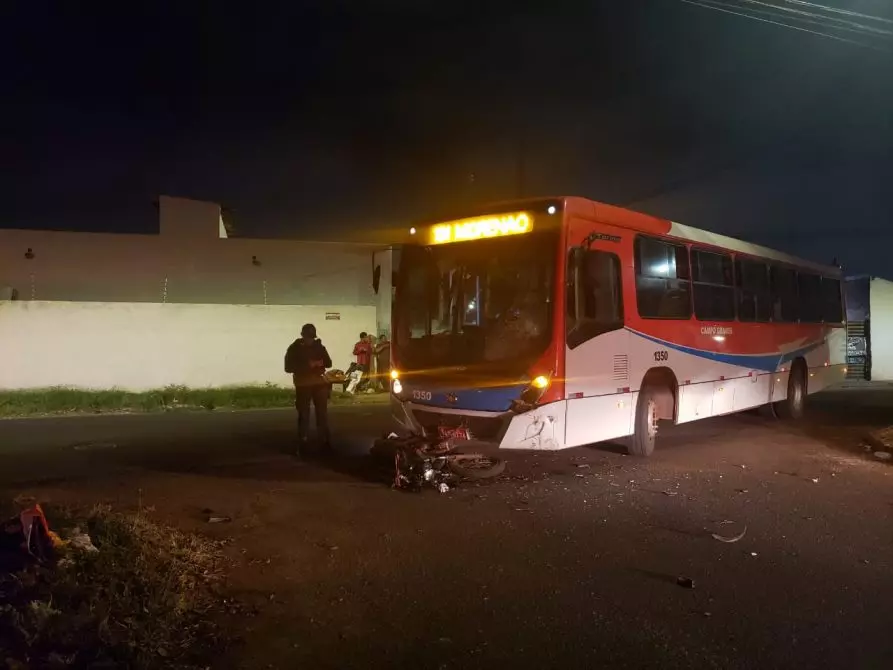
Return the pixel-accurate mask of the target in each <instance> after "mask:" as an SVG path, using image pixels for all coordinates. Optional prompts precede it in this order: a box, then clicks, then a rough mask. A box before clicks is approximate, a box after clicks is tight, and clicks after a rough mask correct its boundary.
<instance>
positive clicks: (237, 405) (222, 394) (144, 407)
mask: <svg viewBox="0 0 893 670" xmlns="http://www.w3.org/2000/svg"><path fill="white" fill-rule="evenodd" d="M385 398H387V396H386V395H384V394H373V395H359V396H351V395H347V394H345V393H333V394H332V402H333V404H344V403H357V402H381V401H382V399H385ZM293 405H294V390H293V389H291V388H286V387H282V386H275V385H274V384H264V385H260V386H232V387H220V388H205V389H201V388H200V389H194V388H189V387H186V386H168V387H166V388H163V389H156V390H153V391H144V392H140V393H136V392H132V391H122V390H118V389H110V390H106V391H91V390H86V389H71V388H48V389H34V390H23V391H0V417H6V418H10V417H28V416H42V415H60V414H82V413H93V414H101V413H124V412H140V413H146V412H169V411H201V410H204V411H212V410H228V409H229V410H234V409H265V408H269V409H274V408H284V407H291V406H293Z"/></svg>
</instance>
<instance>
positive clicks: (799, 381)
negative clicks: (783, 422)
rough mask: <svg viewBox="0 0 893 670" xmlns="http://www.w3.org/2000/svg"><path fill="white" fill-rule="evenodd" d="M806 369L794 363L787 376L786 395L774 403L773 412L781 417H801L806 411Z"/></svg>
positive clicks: (795, 418) (790, 418)
mask: <svg viewBox="0 0 893 670" xmlns="http://www.w3.org/2000/svg"><path fill="white" fill-rule="evenodd" d="M806 391H807V390H806V369H805V366H803V365H795V366H793V367H792V368H791V373H790V375H789V376H788V397H787V398H785V399H784V400H779V401H778V402H776V403H775V404H774V406H775V414H776V415H777V416H778V417H779V418H781V419H789V420H797V419H802V418H803V414H804V412H805V411H806Z"/></svg>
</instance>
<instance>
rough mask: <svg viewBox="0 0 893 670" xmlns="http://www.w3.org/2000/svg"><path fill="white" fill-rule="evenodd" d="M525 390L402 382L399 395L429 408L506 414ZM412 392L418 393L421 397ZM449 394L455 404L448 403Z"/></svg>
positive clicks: (510, 387) (503, 387) (519, 387)
mask: <svg viewBox="0 0 893 670" xmlns="http://www.w3.org/2000/svg"><path fill="white" fill-rule="evenodd" d="M526 388H527V384H512V385H511V386H496V387H489V388H438V387H434V386H433V385H432V386H426V385H424V384H414V383H412V382H409V383H407V382H404V384H403V389H404V390H403V393H402V394H401V395H402V397H404V398H406V399H407V400H409V401H411V402H413V403H416V404H419V405H427V406H429V407H443V408H448V409H470V410H473V411H477V412H507V411H508V410H509V409H511V406H512V401H513V400H517V399H518V397H520V395H521V393H522V392H523V391H524V389H526ZM414 392H416V393H420V394H421V396H419V395H416V394H414ZM426 393H431V399H430V400H428V399H426V398H425V397H424V394H426ZM450 394H452V395H453V396H455V399H456V401H455V402H450V401H449V400H448V399H447V397H448V395H450Z"/></svg>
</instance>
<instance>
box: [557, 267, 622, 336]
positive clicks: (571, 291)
mask: <svg viewBox="0 0 893 670" xmlns="http://www.w3.org/2000/svg"><path fill="white" fill-rule="evenodd" d="M570 258H571V259H573V258H574V257H573V254H572V255H571V256H570ZM577 261H578V262H579V263H580V267H579V268H577V267H576V266H575V265H574V264H573V262H572V263H570V264H569V268H568V291H567V343H568V346H569V347H570V348H571V349H573V348H575V347H577V346H579V345H581V344H582V343H583V342H586V341H587V340H590V339H592V338H593V337H597V336H598V335H602V334H603V333H608V332H610V331H612V330H617V329H619V328H622V327H623V292H622V288H621V278H620V258H619V257H618V256H617V255H616V254H612V253H610V252H607V251H599V250H595V249H588V250H586V251H584V252H583V253H581V254H580V255H578V256H577ZM578 278H579V282H580V283H579V286H578V285H577V279H578ZM578 292H579V297H580V300H579V304H580V306H581V308H582V309H581V314H579V315H578V314H577V313H576V311H577V310H576V306H577V295H578Z"/></svg>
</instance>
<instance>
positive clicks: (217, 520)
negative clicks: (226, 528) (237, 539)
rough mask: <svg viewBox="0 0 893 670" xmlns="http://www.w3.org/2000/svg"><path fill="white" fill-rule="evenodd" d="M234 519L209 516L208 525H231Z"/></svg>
mask: <svg viewBox="0 0 893 670" xmlns="http://www.w3.org/2000/svg"><path fill="white" fill-rule="evenodd" d="M232 520H233V519H232V517H229V516H209V517H208V523H229V522H230V521H232Z"/></svg>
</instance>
